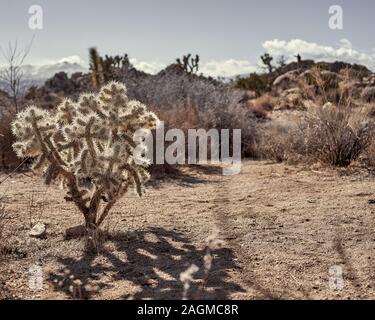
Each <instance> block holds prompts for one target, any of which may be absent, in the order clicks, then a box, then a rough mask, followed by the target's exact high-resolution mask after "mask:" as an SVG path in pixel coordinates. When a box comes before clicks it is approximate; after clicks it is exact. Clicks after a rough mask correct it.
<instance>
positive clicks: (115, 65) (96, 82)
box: [89, 48, 131, 90]
mask: <svg viewBox="0 0 375 320" xmlns="http://www.w3.org/2000/svg"><path fill="white" fill-rule="evenodd" d="M89 56H90V71H91V77H92V87H93V88H94V89H96V90H98V89H100V88H101V86H102V85H103V84H104V83H107V82H109V81H113V80H116V70H118V69H121V68H129V67H131V64H130V61H129V57H128V55H127V54H125V55H124V56H119V55H116V56H109V55H107V54H106V55H105V56H104V58H102V57H101V56H100V55H99V53H98V51H97V50H96V48H91V49H90V50H89Z"/></svg>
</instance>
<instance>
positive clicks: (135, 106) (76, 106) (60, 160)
mask: <svg viewBox="0 0 375 320" xmlns="http://www.w3.org/2000/svg"><path fill="white" fill-rule="evenodd" d="M158 121H159V120H158V118H157V116H156V115H155V114H154V113H152V112H149V111H148V110H147V108H146V106H145V105H143V104H141V103H140V102H138V101H129V99H128V97H127V95H126V88H125V86H124V85H122V84H120V83H117V82H111V83H109V84H108V85H106V86H104V87H103V88H102V89H101V90H100V92H99V93H98V94H96V95H95V94H82V95H81V96H80V98H79V100H78V102H73V101H71V100H69V99H66V100H64V101H63V102H62V103H61V104H60V105H59V106H58V107H57V109H56V111H54V112H53V113H50V112H48V111H45V110H42V109H39V108H37V107H35V106H31V107H28V108H27V109H25V110H24V111H23V112H21V113H19V114H18V115H17V118H16V120H15V121H14V123H13V126H12V127H13V133H14V135H15V136H16V138H17V142H15V143H14V145H13V148H14V150H15V151H16V153H17V155H18V156H19V157H30V158H34V159H35V161H34V164H33V169H34V170H35V171H43V172H44V179H45V183H46V184H50V183H52V182H57V181H60V182H61V184H62V186H63V187H64V188H65V189H66V190H67V195H66V197H65V199H66V200H67V201H73V202H74V203H75V205H76V206H77V207H78V209H79V210H80V212H81V213H82V214H83V216H84V219H85V225H86V230H87V231H88V232H89V234H97V233H96V231H97V230H98V228H99V227H100V225H101V224H102V223H103V221H104V219H105V218H106V217H107V215H108V213H109V211H110V210H111V208H112V207H113V206H114V204H115V203H116V202H117V201H118V200H119V199H120V197H122V196H123V195H124V194H125V193H126V192H127V191H129V189H131V188H134V189H135V190H136V192H137V193H138V195H139V196H141V195H142V192H143V185H144V183H145V181H147V180H148V178H149V175H148V172H147V170H146V169H147V162H146V161H143V162H142V161H137V160H138V159H139V157H140V156H136V155H134V149H135V148H136V146H137V143H139V142H140V141H137V140H135V139H133V135H134V132H135V131H136V130H138V129H140V128H147V129H153V128H155V127H156V126H157V123H158ZM140 160H142V159H140Z"/></svg>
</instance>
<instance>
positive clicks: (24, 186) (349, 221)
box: [0, 161, 375, 299]
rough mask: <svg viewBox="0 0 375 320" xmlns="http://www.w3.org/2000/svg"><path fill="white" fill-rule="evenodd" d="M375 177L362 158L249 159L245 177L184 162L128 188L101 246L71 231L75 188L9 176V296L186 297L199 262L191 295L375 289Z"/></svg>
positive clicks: (275, 295)
mask: <svg viewBox="0 0 375 320" xmlns="http://www.w3.org/2000/svg"><path fill="white" fill-rule="evenodd" d="M5 177H6V175H5V174H1V175H0V181H1V180H3V179H4V178H5ZM374 187H375V185H374V179H373V174H372V173H371V172H368V171H367V170H364V169H363V168H360V167H356V166H352V167H351V168H350V169H349V170H348V169H345V170H343V171H341V170H338V169H329V168H326V167H325V168H320V167H317V166H315V167H307V166H298V165H297V166H288V165H286V164H274V163H271V162H264V161H243V164H242V171H241V174H239V175H234V176H223V175H222V174H221V168H219V167H211V166H197V167H183V168H182V169H181V173H180V174H176V175H175V176H172V177H169V178H166V179H164V180H153V181H152V183H150V184H149V185H148V191H147V193H146V194H145V195H144V196H143V197H142V198H141V199H140V200H139V199H137V196H136V195H133V194H128V195H126V196H125V197H123V198H122V199H121V200H120V202H119V203H118V204H117V205H116V207H115V208H114V210H113V212H112V214H111V216H110V218H109V220H108V221H107V223H106V224H105V225H104V227H103V229H104V231H105V236H104V239H102V240H101V244H100V246H99V247H98V252H97V253H93V252H92V251H91V252H89V251H86V250H85V241H84V239H83V238H79V237H67V235H66V230H67V229H68V228H70V227H73V226H77V225H80V224H81V223H82V222H83V218H82V217H81V215H80V213H79V212H78V210H77V209H76V208H75V207H74V206H73V204H71V203H68V202H65V200H64V192H63V191H62V190H60V189H59V187H58V186H55V185H53V186H46V185H44V184H43V182H42V180H41V179H40V178H38V177H36V176H34V175H33V174H32V173H30V172H26V173H16V174H13V175H12V176H11V177H10V178H8V179H7V180H6V181H5V182H4V183H2V184H1V185H0V194H5V196H4V198H3V202H4V204H5V208H6V211H7V213H8V219H10V221H11V223H10V224H9V228H8V229H7V237H6V239H7V240H6V243H3V244H2V246H3V250H5V251H6V259H7V263H6V264H5V263H3V264H1V266H0V269H1V278H0V280H1V282H0V284H1V289H2V295H3V296H5V297H8V298H12V299H150V298H151V299H181V298H182V295H183V285H182V283H181V281H180V274H181V273H182V272H184V271H185V270H186V269H188V268H189V266H190V265H191V264H195V265H197V266H198V267H199V268H200V270H199V271H198V272H197V273H196V274H195V275H194V280H193V282H192V285H191V288H190V289H189V292H188V297H190V298H206V299H360V298H361V299H374V298H375V276H374V274H375V273H374V269H375V261H374V259H375V258H374V255H373V253H374V249H375V235H374V233H373V230H374V229H375V222H374V212H375V205H374V204H373V203H374V202H375V201H374V198H375V195H374V193H373V190H374ZM39 221H40V222H43V223H45V224H47V227H48V228H47V235H46V238H45V239H34V238H30V237H29V235H28V233H29V230H30V226H31V225H33V224H35V223H36V222H39ZM215 233H216V237H217V238H218V240H222V241H223V244H222V246H221V248H218V249H216V250H215V251H214V252H213V258H214V260H213V264H212V269H211V270H210V273H209V277H208V281H206V283H205V285H204V288H203V287H202V283H203V280H202V278H204V275H203V264H204V262H203V257H204V255H205V248H206V240H207V238H208V237H209V236H210V235H212V234H215ZM7 248H8V249H7ZM35 265H38V266H40V267H41V270H42V271H43V285H42V288H40V289H38V290H36V289H30V286H29V282H30V272H29V270H30V267H32V266H35ZM332 266H340V267H341V268H342V270H343V280H344V287H343V288H342V290H334V289H332V288H330V286H329V278H330V273H329V270H330V268H331V267H332Z"/></svg>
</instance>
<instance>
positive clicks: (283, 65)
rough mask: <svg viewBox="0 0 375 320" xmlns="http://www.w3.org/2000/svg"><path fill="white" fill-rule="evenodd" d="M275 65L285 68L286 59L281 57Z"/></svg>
mask: <svg viewBox="0 0 375 320" xmlns="http://www.w3.org/2000/svg"><path fill="white" fill-rule="evenodd" d="M277 64H278V65H279V67H280V68H282V67H285V66H286V57H285V56H283V55H281V56H280V57H279V58H278V60H277Z"/></svg>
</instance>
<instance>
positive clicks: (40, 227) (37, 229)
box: [29, 222, 47, 238]
mask: <svg viewBox="0 0 375 320" xmlns="http://www.w3.org/2000/svg"><path fill="white" fill-rule="evenodd" d="M46 232H47V227H46V225H45V224H44V223H41V222H38V223H37V224H36V225H35V226H34V227H32V228H31V230H30V232H29V236H30V237H33V238H43V237H44V236H45V235H46Z"/></svg>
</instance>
